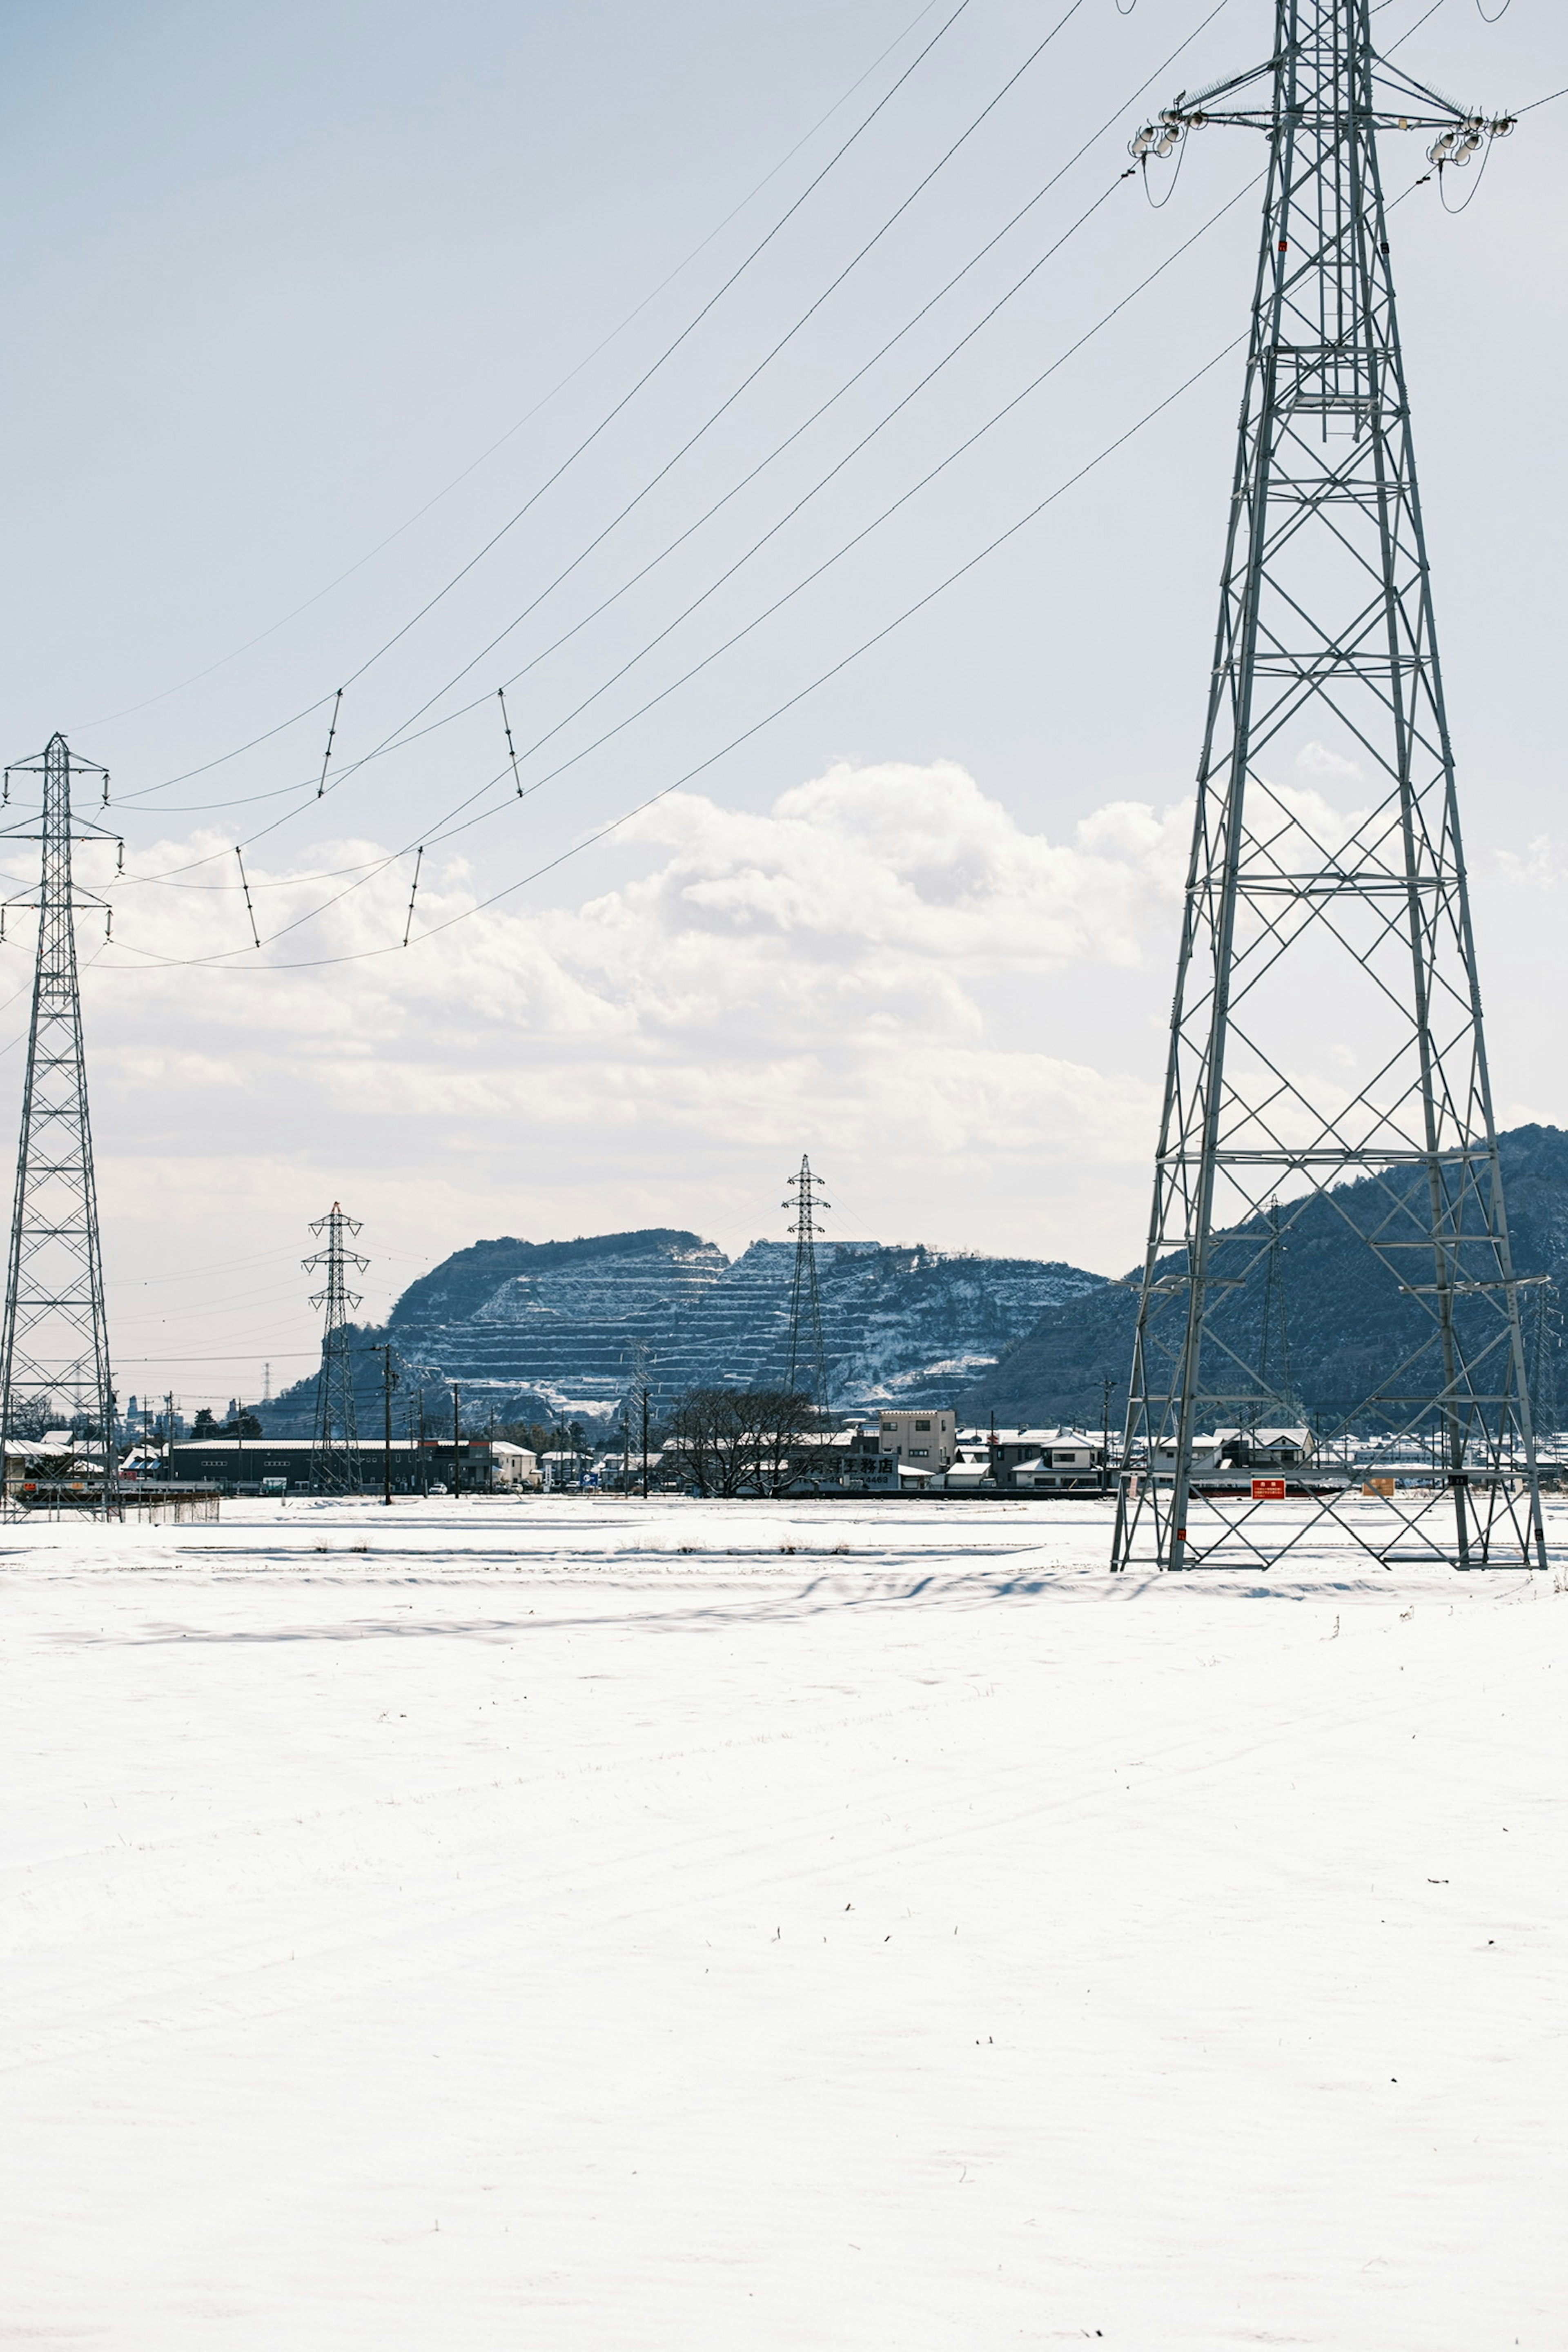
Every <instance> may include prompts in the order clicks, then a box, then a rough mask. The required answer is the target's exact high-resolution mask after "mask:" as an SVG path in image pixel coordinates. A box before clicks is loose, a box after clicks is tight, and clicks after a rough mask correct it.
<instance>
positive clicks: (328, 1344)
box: [300, 1201, 370, 1495]
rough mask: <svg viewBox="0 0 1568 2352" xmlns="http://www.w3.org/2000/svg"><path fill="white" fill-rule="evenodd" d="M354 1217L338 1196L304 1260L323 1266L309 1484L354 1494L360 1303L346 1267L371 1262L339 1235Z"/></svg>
mask: <svg viewBox="0 0 1568 2352" xmlns="http://www.w3.org/2000/svg"><path fill="white" fill-rule="evenodd" d="M359 1229H360V1228H359V1222H358V1220H357V1219H355V1218H353V1217H350V1216H345V1214H344V1213H343V1211H342V1209H341V1208H340V1207H339V1205H338V1203H337V1202H336V1201H334V1202H332V1205H331V1208H330V1209H329V1210H328V1212H327V1213H326V1215H325V1216H324V1217H318V1218H317V1219H316V1221H315V1223H314V1224H312V1226H311V1227H310V1231H311V1232H312V1233H313V1234H326V1236H327V1245H326V1248H325V1249H323V1250H318V1251H317V1253H316V1255H314V1257H308V1258H304V1259H302V1260H301V1261H300V1262H301V1264H302V1265H304V1266H305V1267H306V1268H307V1269H309V1270H314V1269H315V1268H316V1267H318V1266H324V1267H325V1268H326V1274H327V1279H326V1282H325V1284H324V1285H323V1286H322V1287H321V1289H320V1290H318V1291H317V1292H316V1293H315V1294H314V1295H313V1297H311V1300H310V1304H311V1306H312V1307H324V1308H325V1309H326V1315H325V1319H324V1322H323V1324H322V1328H321V1375H320V1378H319V1379H318V1381H317V1382H316V1427H315V1432H314V1435H313V1438H312V1442H311V1446H310V1484H311V1486H313V1487H314V1488H315V1490H316V1492H317V1493H318V1494H321V1495H357V1494H358V1493H359V1490H360V1483H361V1482H360V1455H359V1430H358V1427H357V1425H356V1423H355V1420H354V1360H353V1333H352V1332H351V1331H350V1329H349V1310H350V1308H351V1307H357V1306H358V1305H359V1303H360V1294H359V1292H358V1291H357V1290H350V1289H349V1287H348V1283H347V1272H348V1268H349V1267H350V1266H351V1265H352V1266H353V1267H355V1268H356V1269H358V1270H360V1271H361V1272H363V1269H364V1267H366V1266H367V1265H369V1264H370V1260H369V1258H367V1257H360V1256H359V1255H357V1254H356V1253H355V1252H354V1251H353V1250H351V1249H350V1248H348V1246H347V1245H346V1244H345V1242H344V1239H343V1236H344V1235H345V1234H348V1235H350V1236H351V1237H352V1236H353V1234H357V1233H358V1232H359Z"/></svg>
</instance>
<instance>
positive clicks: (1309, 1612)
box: [0, 1498, 1568, 2352]
mask: <svg viewBox="0 0 1568 2352" xmlns="http://www.w3.org/2000/svg"><path fill="white" fill-rule="evenodd" d="M1107 1532H1108V1530H1107V1522H1106V1519H1105V1517H1104V1514H1103V1511H1102V1509H1101V1507H1100V1506H1098V1505H1081V1504H1080V1505H1074V1504H1059V1503H1058V1504H1051V1503H1047V1502H1041V1503H1012V1504H1008V1503H1002V1502H997V1503H994V1504H978V1503H974V1504H968V1505H964V1506H963V1507H952V1506H945V1507H944V1506H942V1505H940V1504H936V1503H931V1504H925V1505H921V1504H913V1503H910V1504H904V1503H887V1504H878V1503H867V1504H860V1505H837V1506H826V1507H823V1506H809V1505H807V1506H801V1507H792V1506H773V1505H765V1504H754V1503H752V1504H732V1505H725V1504H692V1503H679V1502H664V1503H653V1504H649V1505H642V1504H638V1503H635V1502H626V1501H619V1500H613V1499H609V1498H605V1499H595V1500H591V1501H590V1500H582V1501H578V1500H574V1499H561V1500H555V1501H551V1500H533V1501H526V1502H497V1503H494V1504H489V1503H467V1504H458V1503H456V1502H449V1503H447V1504H444V1505H443V1504H441V1503H438V1502H434V1503H430V1504H426V1505H421V1504H417V1503H408V1504H399V1505H397V1506H395V1507H394V1508H393V1509H392V1510H390V1511H387V1510H383V1509H381V1508H379V1507H377V1506H376V1505H374V1504H369V1503H367V1504H364V1505H361V1506H353V1507H334V1506H327V1505H298V1504H292V1505H289V1506H284V1507H279V1506H256V1507H226V1508H225V1513H224V1518H223V1522H222V1525H221V1526H220V1527H216V1528H210V1527H198V1528H133V1527H128V1528H91V1527H88V1528H70V1527H60V1526H54V1527H47V1526H38V1527H32V1526H28V1527H23V1528H15V1527H5V1528H0V1612H3V1614H0V1622H3V1625H4V1662H5V1690H4V1718H3V1719H4V1727H5V1728H4V1736H5V1766H4V1771H5V1882H4V1884H5V1939H6V1949H7V1958H6V1963H5V1976H4V1980H3V1984H0V2014H3V2016H4V2021H5V2022H4V2067H5V2075H4V2106H3V2109H0V2162H3V2164H4V2168H5V2193H4V2200H3V2204H0V2216H3V2219H0V2281H3V2284H0V2341H3V2342H5V2343H14V2344H17V2345H28V2344H39V2345H44V2344H47V2345H50V2346H57V2345H69V2346H82V2347H103V2346H107V2347H117V2352H118V2347H126V2348H127V2352H131V2348H132V2347H134V2352H143V2347H145V2352H214V2347H216V2352H230V2347H246V2352H252V2347H254V2352H282V2347H290V2352H293V2347H318V2346H320V2347H338V2346H343V2347H362V2346H363V2347H367V2348H368V2347H375V2352H395V2347H419V2352H425V2348H426V2347H431V2352H435V2347H442V2352H445V2348H446V2347H451V2352H491V2347H496V2352H500V2347H507V2352H512V2347H529V2352H557V2347H560V2352H626V2347H657V2348H658V2352H690V2347H707V2346H715V2347H743V2352H751V2347H765V2352H802V2347H834V2352H840V2347H842V2348H843V2352H849V2347H855V2352H862V2347H874V2352H883V2347H888V2352H903V2347H921V2352H923V2348H924V2347H931V2352H938V2347H940V2348H941V2352H975V2347H979V2348H980V2352H989V2347H994V2346H995V2347H1002V2346H1013V2345H1050V2344H1075V2343H1080V2342H1082V2341H1084V2340H1086V2339H1087V2340H1089V2342H1099V2341H1103V2342H1104V2343H1106V2344H1107V2345H1108V2346H1115V2345H1120V2346H1122V2347H1128V2352H1166V2347H1193V2352H1214V2347H1224V2346H1228V2345H1261V2344H1271V2345H1293V2346H1310V2347H1320V2346H1321V2347H1330V2346H1331V2347H1346V2352H1349V2347H1355V2352H1489V2347H1494V2346H1497V2347H1511V2346H1514V2345H1524V2346H1530V2347H1538V2352H1548V2347H1561V2346H1562V2345H1563V2342H1564V2341H1565V2340H1568V2316H1565V2314H1568V2253H1565V2252H1564V2232H1563V2227H1562V2212H1563V2190H1564V2185H1565V2184H1564V2178H1563V2134H1564V2116H1568V2063H1565V2060H1564V2024H1563V2017H1564V2008H1563V1963H1564V1958H1565V1957H1568V1948H1565V1940H1564V1930H1565V1927H1568V1895H1565V1888H1564V1842H1563V1789H1562V1782H1563V1717H1564V1697H1565V1696H1568V1597H1563V1595H1561V1594H1559V1593H1558V1591H1556V1589H1555V1588H1556V1585H1557V1584H1558V1583H1559V1582H1560V1581H1563V1578H1562V1577H1561V1575H1557V1574H1553V1575H1547V1576H1536V1577H1534V1578H1528V1577H1524V1576H1521V1575H1517V1574H1492V1575H1489V1576H1484V1577H1483V1576H1470V1577H1460V1576H1448V1575H1444V1574H1442V1573H1439V1572H1428V1573H1425V1574H1423V1573H1419V1572H1416V1571H1410V1572H1408V1573H1406V1574H1404V1575H1402V1576H1395V1575H1394V1574H1389V1573H1383V1574H1378V1573H1377V1572H1375V1571H1373V1573H1370V1574H1368V1575H1365V1576H1363V1577H1362V1578H1361V1579H1360V1580H1355V1581H1352V1582H1348V1583H1347V1582H1344V1581H1335V1580H1333V1579H1332V1578H1331V1576H1330V1575H1329V1573H1328V1572H1327V1571H1326V1570H1317V1571H1314V1570H1312V1569H1311V1568H1310V1565H1309V1566H1305V1567H1303V1568H1302V1569H1300V1570H1295V1571H1292V1573H1291V1575H1290V1577H1289V1580H1288V1581H1284V1580H1281V1581H1279V1582H1278V1583H1277V1584H1276V1585H1274V1586H1273V1587H1272V1588H1271V1587H1270V1586H1268V1585H1266V1584H1265V1583H1263V1582H1262V1581H1260V1580H1257V1579H1248V1578H1243V1577H1231V1576H1227V1577H1224V1578H1214V1579H1203V1578H1197V1577H1192V1578H1184V1579H1169V1580H1164V1581H1163V1582H1156V1581H1153V1580H1147V1581H1145V1580H1136V1579H1133V1578H1119V1579H1112V1578H1110V1577H1109V1576H1108V1575H1107V1574H1106V1573H1105V1571H1104V1567H1103V1561H1104V1559H1105V1553H1106V1545H1107ZM1552 1533H1553V1537H1554V1538H1555V1540H1556V1542H1557V1544H1558V1545H1563V1544H1565V1543H1568V1519H1565V1518H1563V1517H1561V1516H1559V1515H1555V1514H1554V1515H1553V1518H1552ZM1559 1557H1561V1554H1559ZM1314 1576H1315V1577H1316V1581H1314Z"/></svg>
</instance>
